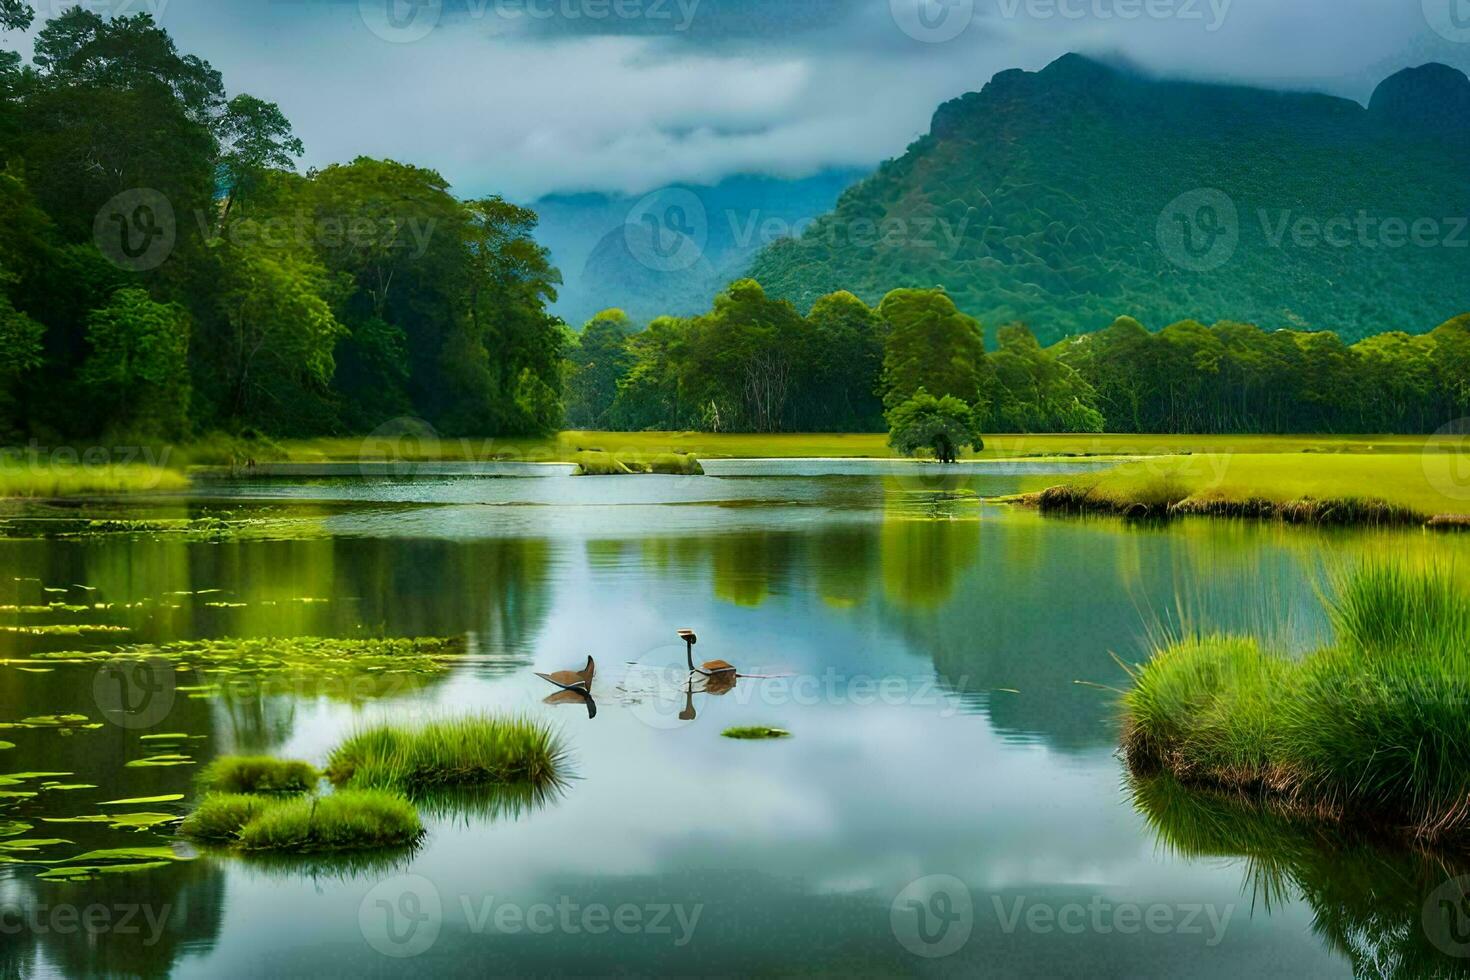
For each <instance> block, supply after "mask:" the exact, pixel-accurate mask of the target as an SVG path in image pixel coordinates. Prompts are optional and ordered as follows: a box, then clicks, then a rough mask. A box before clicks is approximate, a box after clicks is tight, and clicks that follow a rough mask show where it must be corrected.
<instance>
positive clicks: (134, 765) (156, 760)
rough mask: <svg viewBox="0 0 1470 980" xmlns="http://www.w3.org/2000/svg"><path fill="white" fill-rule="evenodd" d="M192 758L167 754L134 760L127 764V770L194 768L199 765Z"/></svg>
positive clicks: (171, 753)
mask: <svg viewBox="0 0 1470 980" xmlns="http://www.w3.org/2000/svg"><path fill="white" fill-rule="evenodd" d="M197 764H198V763H196V762H195V761H194V759H192V758H191V757H189V756H187V755H181V754H180V753H178V752H166V753H163V754H161V755H150V756H148V757H147V758H146V759H134V760H132V761H131V762H129V763H127V764H126V766H125V768H127V769H158V768H167V767H169V766H193V765H197Z"/></svg>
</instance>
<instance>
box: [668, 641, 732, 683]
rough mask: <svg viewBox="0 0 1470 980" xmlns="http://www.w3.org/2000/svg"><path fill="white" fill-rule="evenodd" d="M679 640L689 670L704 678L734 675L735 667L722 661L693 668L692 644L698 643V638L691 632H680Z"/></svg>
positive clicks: (713, 661)
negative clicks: (681, 642)
mask: <svg viewBox="0 0 1470 980" xmlns="http://www.w3.org/2000/svg"><path fill="white" fill-rule="evenodd" d="M679 639H681V640H683V641H684V651H685V653H687V654H688V656H689V669H690V670H691V671H694V672H695V673H699V674H703V675H704V676H706V677H714V676H715V675H717V674H734V673H735V665H734V664H730V663H726V662H725V661H723V660H706V661H705V662H704V663H703V664H701V665H700V666H698V667H696V666H694V644H696V643H698V642H699V637H697V636H695V635H694V631H693V630H680V631H679Z"/></svg>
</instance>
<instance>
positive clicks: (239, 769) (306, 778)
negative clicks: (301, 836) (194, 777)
mask: <svg viewBox="0 0 1470 980" xmlns="http://www.w3.org/2000/svg"><path fill="white" fill-rule="evenodd" d="M321 778H322V774H321V773H320V772H318V771H317V769H316V767H315V766H313V765H311V764H310V763H306V762H300V761H297V760H294V759H273V758H271V757H270V756H263V755H261V756H239V755H227V756H222V757H220V758H218V759H215V760H214V761H213V762H211V763H210V764H209V765H208V766H206V767H205V769H204V771H203V772H201V773H200V774H199V786H200V788H201V789H203V790H205V791H206V792H211V793H306V792H309V791H310V790H312V789H314V788H315V787H316V785H317V783H318V782H319V781H320V780H321Z"/></svg>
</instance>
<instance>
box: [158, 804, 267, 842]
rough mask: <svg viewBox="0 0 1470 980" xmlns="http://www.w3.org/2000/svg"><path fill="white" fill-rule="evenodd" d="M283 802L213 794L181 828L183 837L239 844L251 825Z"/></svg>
mask: <svg viewBox="0 0 1470 980" xmlns="http://www.w3.org/2000/svg"><path fill="white" fill-rule="evenodd" d="M277 802H279V800H275V799H271V798H270V797H265V796H251V795H248V794H245V793H210V794H209V795H208V796H206V797H204V799H202V800H200V801H199V805H198V806H197V807H195V808H194V812H193V813H191V814H189V815H188V816H187V817H185V818H184V822H183V823H182V824H180V825H179V833H181V834H183V835H184V836H185V837H193V838H196V839H198V840H207V841H235V840H238V839H239V837H240V831H241V830H242V829H243V828H244V827H245V825H246V824H248V823H249V822H250V821H252V820H254V819H255V818H256V817H258V816H260V815H261V814H262V813H264V812H265V811H266V810H267V809H269V808H270V807H271V806H272V805H274V804H275V803H277Z"/></svg>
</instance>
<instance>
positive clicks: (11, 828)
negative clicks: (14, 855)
mask: <svg viewBox="0 0 1470 980" xmlns="http://www.w3.org/2000/svg"><path fill="white" fill-rule="evenodd" d="M31 829H33V827H32V825H31V824H28V823H26V822H25V821H24V820H0V837H14V836H16V835H17V834H23V833H25V832H26V831H27V830H31Z"/></svg>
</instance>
